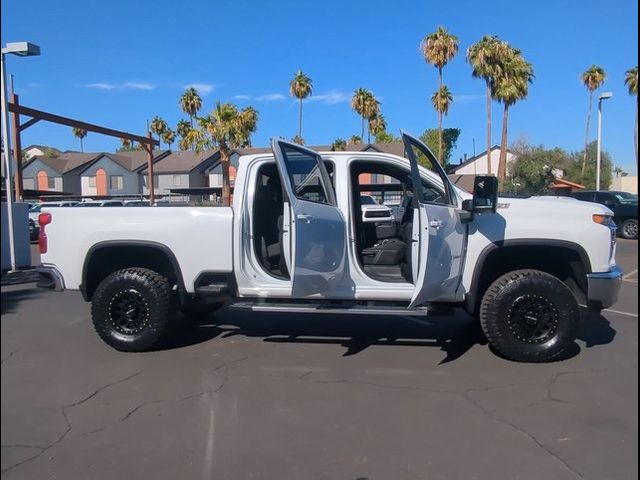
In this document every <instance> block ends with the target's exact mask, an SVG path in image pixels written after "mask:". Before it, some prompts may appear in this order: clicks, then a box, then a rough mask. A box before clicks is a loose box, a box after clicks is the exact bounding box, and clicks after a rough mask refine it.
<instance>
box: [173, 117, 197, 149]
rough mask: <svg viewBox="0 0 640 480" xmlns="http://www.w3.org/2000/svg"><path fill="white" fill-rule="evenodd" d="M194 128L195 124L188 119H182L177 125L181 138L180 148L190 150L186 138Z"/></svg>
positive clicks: (179, 141) (177, 131)
mask: <svg viewBox="0 0 640 480" xmlns="http://www.w3.org/2000/svg"><path fill="white" fill-rule="evenodd" d="M192 129H193V126H192V125H191V123H189V122H188V121H186V120H180V121H179V122H178V124H177V125H176V133H177V134H178V137H179V138H180V139H179V140H178V148H180V150H188V148H187V147H186V145H187V143H188V142H186V141H185V138H186V136H187V135H188V134H189V132H190V131H191V130H192Z"/></svg>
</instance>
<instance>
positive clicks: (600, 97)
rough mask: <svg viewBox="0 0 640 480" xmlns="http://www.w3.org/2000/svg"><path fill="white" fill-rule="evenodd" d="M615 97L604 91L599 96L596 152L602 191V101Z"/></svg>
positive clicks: (597, 188) (598, 183)
mask: <svg viewBox="0 0 640 480" xmlns="http://www.w3.org/2000/svg"><path fill="white" fill-rule="evenodd" d="M611 97H613V93H612V92H602V93H601V94H600V96H599V97H598V150H597V152H596V190H597V191H600V146H601V145H602V101H603V100H607V99H609V98H611Z"/></svg>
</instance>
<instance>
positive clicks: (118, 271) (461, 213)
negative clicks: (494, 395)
mask: <svg viewBox="0 0 640 480" xmlns="http://www.w3.org/2000/svg"><path fill="white" fill-rule="evenodd" d="M402 139H403V141H404V144H405V151H406V152H407V153H406V154H407V158H402V157H400V156H396V155H392V154H388V153H381V152H321V153H319V152H315V151H313V150H311V149H308V148H305V147H302V146H300V145H296V144H293V143H289V142H286V141H284V140H279V139H277V138H276V139H274V140H273V141H272V148H271V149H272V154H269V153H261V154H255V155H246V156H243V157H241V158H240V160H239V162H240V163H239V168H238V172H237V176H236V179H235V191H234V194H233V195H234V197H233V206H230V207H224V206H221V207H195V206H193V207H181V208H172V207H166V208H144V209H135V208H125V209H105V210H104V211H102V212H101V214H100V215H95V213H93V212H91V211H86V210H85V211H83V210H82V209H74V211H70V209H66V208H52V209H51V210H50V211H49V212H45V214H43V216H42V217H43V218H42V219H41V220H42V221H41V226H42V228H41V230H40V239H39V245H40V251H41V261H42V266H41V267H40V268H39V271H40V275H41V280H40V282H39V285H40V286H41V287H44V288H52V289H54V290H58V291H61V290H64V289H69V290H80V291H81V293H82V295H83V298H84V299H85V300H87V301H90V302H91V304H92V308H91V315H92V321H93V324H94V326H95V329H96V331H97V333H98V335H99V336H100V338H102V340H103V341H104V342H105V343H107V344H108V345H110V346H112V347H113V348H116V349H118V350H124V351H143V350H149V349H152V348H155V347H156V346H157V345H160V344H161V342H162V341H164V340H165V338H166V336H167V335H169V334H170V333H171V332H172V331H174V329H173V328H171V327H172V324H173V323H174V322H175V318H176V317H175V315H174V314H173V312H174V310H173V306H174V305H175V306H178V307H179V308H181V309H182V310H183V311H185V312H193V311H194V310H205V311H207V310H208V311H209V313H212V312H213V311H215V310H216V309H218V308H220V307H221V306H222V305H224V304H229V307H230V308H235V309H242V310H244V311H254V312H255V311H268V312H277V313H278V315H282V314H283V313H284V312H291V313H297V314H298V315H299V321H304V319H305V318H306V316H307V315H308V314H311V313H321V314H338V313H340V314H360V315H363V321H366V319H367V318H369V317H370V316H371V315H376V314H381V315H387V316H389V315H402V316H406V315H419V314H421V315H424V314H428V315H434V316H436V318H438V320H439V321H447V320H446V315H451V314H452V312H455V311H456V310H455V309H453V308H452V307H454V306H459V307H461V308H463V309H465V311H466V312H468V313H469V314H470V315H472V316H474V317H475V318H476V319H477V320H478V322H479V324H480V326H481V327H482V329H483V331H484V333H485V335H486V337H487V340H488V342H489V344H490V345H491V346H492V347H493V348H494V349H495V350H496V351H497V352H499V353H500V354H501V355H502V356H504V357H507V358H510V359H514V360H518V361H528V362H542V361H551V360H557V359H559V358H562V355H563V353H565V352H566V351H567V349H568V348H571V346H573V345H574V340H575V338H576V334H577V329H578V323H579V321H580V308H579V305H580V304H582V305H587V306H588V307H590V308H592V309H594V310H598V311H599V310H601V309H603V308H608V307H609V306H611V305H613V304H614V303H615V302H616V301H617V297H618V293H619V289H620V285H621V281H622V270H621V269H620V268H619V267H618V266H617V265H616V261H615V249H616V238H615V225H614V224H613V220H612V212H611V210H609V209H608V208H606V207H605V206H603V205H598V204H594V203H589V202H577V201H566V200H558V199H556V198H552V197H531V198H528V199H520V198H498V182H497V179H496V178H495V177H487V176H484V177H477V178H476V179H475V182H474V183H475V185H474V195H473V196H472V195H469V194H468V193H466V192H463V191H462V190H459V189H457V188H456V187H455V186H454V185H452V184H451V182H450V180H449V178H448V177H447V175H446V173H445V172H444V170H443V168H442V166H441V165H440V164H439V163H438V161H437V160H436V158H435V156H434V155H433V153H432V152H431V151H430V150H429V149H428V148H427V146H426V145H425V144H424V143H423V142H421V141H420V140H419V139H418V138H416V137H413V136H410V135H408V134H406V133H405V134H403V135H402ZM418 158H423V159H426V160H428V161H429V162H430V167H429V168H424V167H422V166H421V165H419V164H418ZM329 171H332V172H333V181H332V179H331V177H330V175H329ZM362 174H365V175H368V174H371V175H385V176H387V177H390V178H391V180H392V181H393V182H395V184H397V185H398V186H399V187H398V188H400V189H401V190H402V191H403V192H406V193H407V194H406V198H407V199H410V200H411V201H408V202H405V203H406V206H405V209H406V211H405V214H404V215H403V217H402V218H401V219H398V222H397V223H382V224H379V225H375V226H374V225H372V224H370V223H369V224H362V222H361V215H362V212H361V207H360V202H359V201H358V200H359V197H360V194H361V192H360V191H359V183H358V178H360V175H362ZM372 226H374V228H371V227H372ZM438 315H442V316H438ZM264 320H265V321H268V318H267V317H264ZM585 321H588V317H587V318H585ZM389 325H390V328H393V327H392V322H389Z"/></svg>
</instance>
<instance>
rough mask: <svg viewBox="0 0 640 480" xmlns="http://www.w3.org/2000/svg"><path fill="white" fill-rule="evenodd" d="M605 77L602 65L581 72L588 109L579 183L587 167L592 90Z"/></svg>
mask: <svg viewBox="0 0 640 480" xmlns="http://www.w3.org/2000/svg"><path fill="white" fill-rule="evenodd" d="M606 79H607V74H606V73H605V71H604V69H603V68H602V67H599V66H597V65H591V67H589V68H588V69H587V70H585V71H584V73H583V74H582V83H583V84H584V86H585V87H586V88H587V90H588V91H589V110H588V111H587V125H586V127H585V129H584V152H583V154H582V171H581V172H580V183H582V182H584V174H585V171H586V168H587V146H588V144H589V125H590V123H591V110H592V108H593V92H594V91H595V90H597V89H598V88H600V87H601V86H602V84H603V83H604V81H605V80H606Z"/></svg>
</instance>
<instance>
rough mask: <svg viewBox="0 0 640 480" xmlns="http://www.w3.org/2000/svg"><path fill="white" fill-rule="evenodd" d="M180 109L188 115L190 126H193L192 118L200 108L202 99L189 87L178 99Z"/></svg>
mask: <svg viewBox="0 0 640 480" xmlns="http://www.w3.org/2000/svg"><path fill="white" fill-rule="evenodd" d="M180 108H181V109H182V111H183V112H184V113H186V114H187V115H189V118H190V119H191V126H193V118H194V117H195V116H196V115H197V114H198V112H199V111H200V109H201V108H202V98H200V95H199V94H198V91H197V90H196V89H195V88H193V87H189V88H187V89H186V90H185V92H184V93H183V94H182V96H181V97H180Z"/></svg>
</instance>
